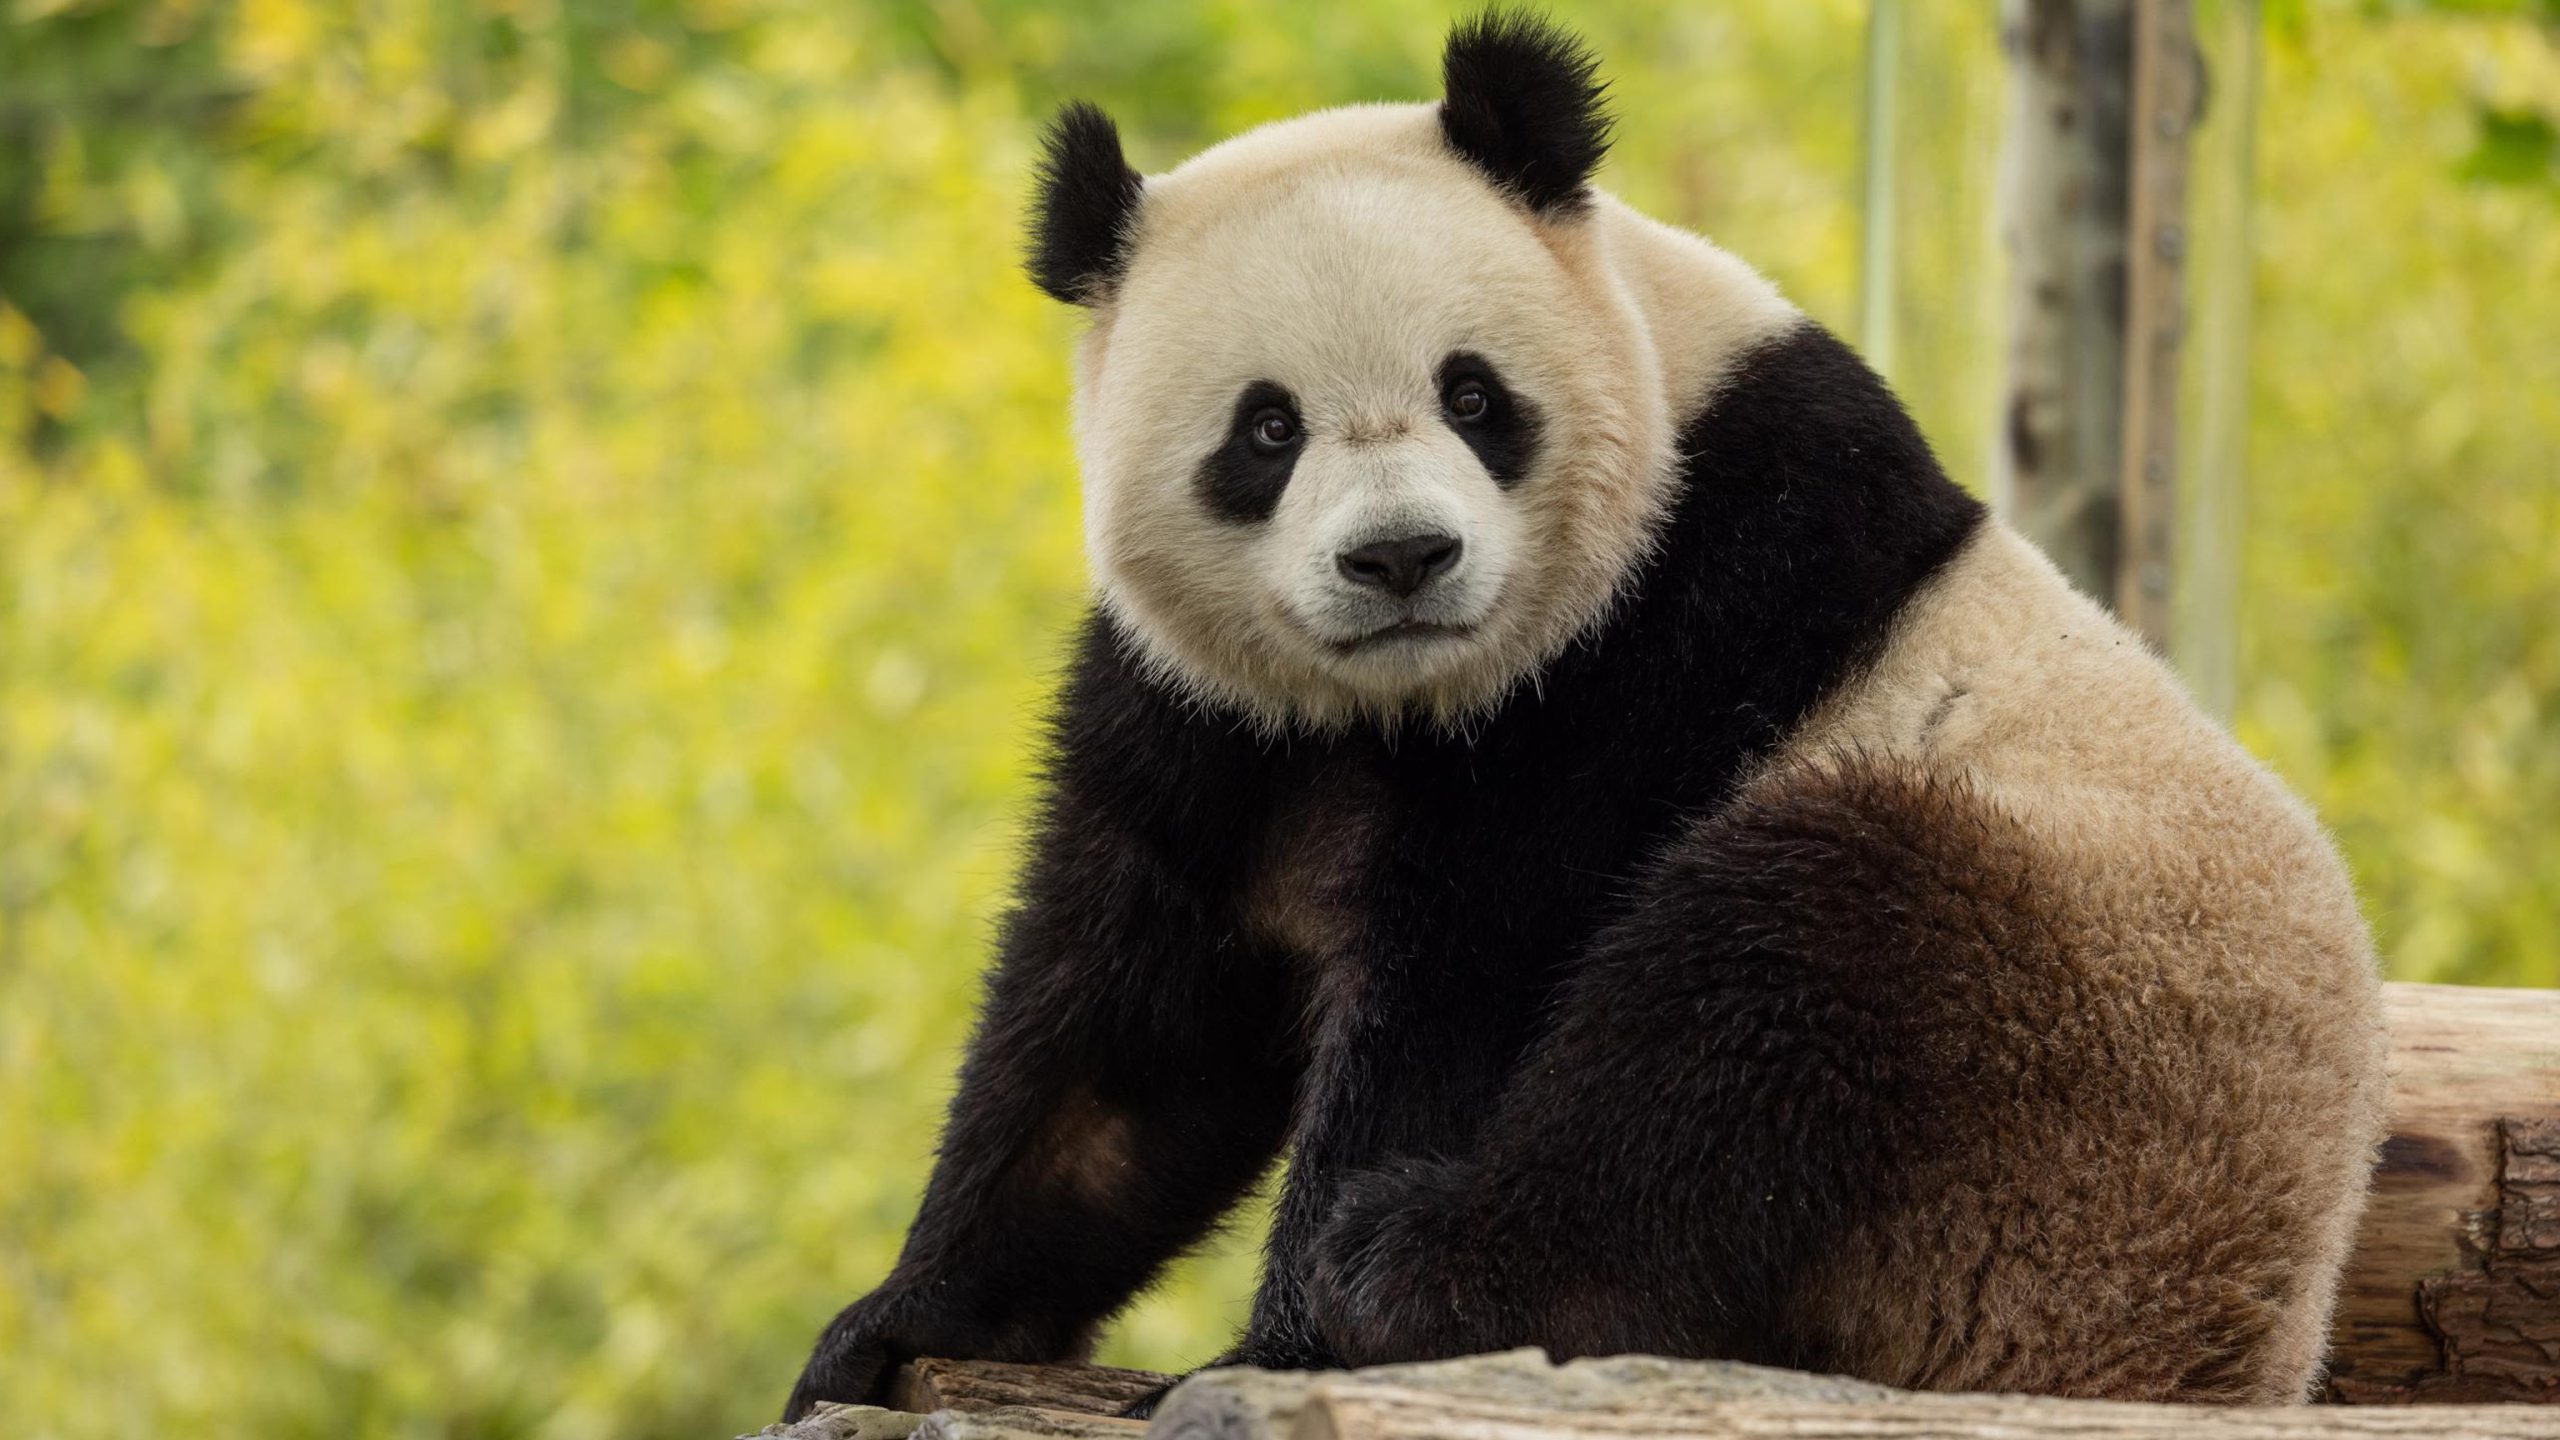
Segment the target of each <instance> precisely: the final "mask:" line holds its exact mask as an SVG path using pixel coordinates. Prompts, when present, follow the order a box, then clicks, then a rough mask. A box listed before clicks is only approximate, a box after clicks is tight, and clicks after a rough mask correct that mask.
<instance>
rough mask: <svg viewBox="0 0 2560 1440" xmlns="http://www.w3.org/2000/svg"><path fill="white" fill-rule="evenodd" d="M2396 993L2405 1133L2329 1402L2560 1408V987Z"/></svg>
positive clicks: (2371, 1220) (2349, 1279)
mask: <svg viewBox="0 0 2560 1440" xmlns="http://www.w3.org/2000/svg"><path fill="white" fill-rule="evenodd" d="M2383 988H2384V997H2383V1000H2384V1005H2385V1008H2386V1013H2387V1015H2388V1018H2389V1022H2390V1026H2391V1068H2392V1124H2391V1138H2390V1140H2389V1141H2388V1142H2387V1143H2386V1144H2385V1145H2384V1147H2383V1152H2382V1163H2381V1166H2380V1168H2379V1169H2378V1170H2377V1172H2376V1174H2375V1176H2374V1191H2373V1199H2372V1201H2371V1203H2370V1204H2369V1206H2368V1207H2367V1208H2366V1211H2365V1217H2364V1224H2363V1226H2362V1228H2361V1229H2360V1230H2359V1231H2358V1232H2357V1235H2356V1245H2355V1253H2354V1257H2353V1258H2352V1259H2351V1260H2350V1261H2349V1262H2348V1266H2347V1275H2346V1282H2345V1284H2344V1286H2343V1287H2342V1288H2341V1290H2340V1293H2339V1297H2338V1317H2337V1324H2336V1327H2335V1332H2334V1336H2333V1339H2332V1342H2331V1356H2330V1367H2329V1373H2330V1382H2329V1388H2330V1393H2331V1398H2333V1399H2338V1400H2343V1401H2349V1402H2353V1403H2359V1404H2371V1403H2387V1402H2406V1401H2480V1400H2525V1401H2545V1402H2549V1401H2560V991H2553V990H2491V989H2478V988H2469V987H2463V986H2453V985H2388V986H2385V987H2383Z"/></svg>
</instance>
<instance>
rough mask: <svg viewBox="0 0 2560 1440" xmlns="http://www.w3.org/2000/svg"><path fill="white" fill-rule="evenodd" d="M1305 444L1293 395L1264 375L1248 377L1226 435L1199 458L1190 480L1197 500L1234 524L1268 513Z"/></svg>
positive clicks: (1266, 516)
mask: <svg viewBox="0 0 2560 1440" xmlns="http://www.w3.org/2000/svg"><path fill="white" fill-rule="evenodd" d="M1305 448H1306V431H1305V429H1304V427H1303V426H1302V425H1301V424H1300V422H1299V419H1298V401H1297V398H1296V397H1295V396H1293V395H1291V394H1290V393H1289V392H1288V391H1287V390H1285V389H1282V388H1281V387H1280V386H1278V385H1275V384H1273V383H1272V382H1270V381H1268V380H1256V381H1254V382H1253V383H1252V384H1250V385H1247V386H1246V387H1244V393H1242V394H1240V395H1238V396H1236V408H1235V413H1234V414H1233V415H1232V416H1230V417H1229V419H1228V422H1227V438H1226V439H1224V440H1222V441H1220V442H1219V444H1218V448H1217V449H1215V450H1212V451H1210V452H1209V458H1208V459H1206V460H1203V461H1201V462H1200V474H1199V477H1198V479H1197V481H1196V482H1195V483H1196V484H1198V485H1199V487H1200V499H1201V501H1202V503H1204V504H1206V505H1207V506H1208V507H1209V511H1210V513H1211V514H1214V515H1216V516H1217V517H1218V518H1219V519H1221V520H1231V521H1233V522H1235V523H1236V524H1239V525H1250V524H1254V523H1255V522H1257V521H1262V520H1268V519H1270V518H1271V512H1272V511H1273V510H1274V509H1276V508H1278V506H1279V504H1280V492H1281V491H1283V490H1286V489H1288V488H1289V472H1290V471H1291V470H1294V469H1296V468H1297V464H1298V452H1299V451H1301V450H1304V449H1305Z"/></svg>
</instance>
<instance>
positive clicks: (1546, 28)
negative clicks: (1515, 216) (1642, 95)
mask: <svg viewBox="0 0 2560 1440" xmlns="http://www.w3.org/2000/svg"><path fill="white" fill-rule="evenodd" d="M1440 73H1441V83H1442V87H1443V90H1444V92H1445V96H1444V98H1443V99H1442V100H1441V102H1440V131H1441V133H1442V134H1444V135H1446V136H1448V138H1449V145H1450V148H1452V149H1454V150H1456V151H1457V152H1458V153H1459V154H1460V155H1463V156H1465V157H1466V159H1467V163H1469V164H1471V165H1473V166H1475V167H1476V168H1477V169H1479V170H1482V171H1483V172H1484V173H1485V174H1486V175H1487V176H1489V177H1491V179H1492V180H1493V183H1494V184H1496V185H1499V186H1501V187H1502V188H1503V189H1504V190H1506V191H1509V192H1510V193H1511V194H1512V195H1513V196H1515V197H1517V198H1518V199H1519V200H1520V201H1521V202H1522V203H1523V204H1525V205H1527V206H1528V207H1529V208H1530V209H1531V210H1534V211H1536V212H1537V213H1538V214H1540V215H1544V216H1550V217H1563V216H1568V215H1572V214H1575V213H1577V212H1579V211H1580V210H1581V209H1582V208H1583V207H1584V206H1585V205H1587V204H1589V203H1590V200H1591V191H1590V189H1589V188H1588V186H1589V183H1590V180H1591V172H1592V171H1593V170H1595V169H1597V168H1599V165H1600V157H1602V156H1603V155H1606V154H1608V153H1609V112H1608V108H1607V106H1606V105H1605V104H1604V103H1603V97H1604V95H1605V93H1606V92H1607V90H1608V88H1609V87H1608V86H1607V85H1606V84H1605V83H1603V82H1602V81H1601V79H1600V65H1599V62H1598V61H1597V60H1595V59H1593V58H1592V55H1591V52H1590V50H1589V49H1587V48H1585V47H1584V45H1583V43H1582V41H1581V40H1580V39H1578V38H1577V37H1575V36H1574V34H1573V33H1572V32H1571V31H1568V30H1565V29H1563V28H1562V27H1560V26H1558V25H1556V24H1555V23H1553V22H1552V21H1549V20H1546V19H1543V18H1541V17H1539V16H1535V15H1528V14H1522V13H1520V12H1517V11H1502V10H1489V11H1486V12H1485V13H1484V14H1482V15H1478V16H1476V17H1475V18H1474V19H1472V20H1464V21H1461V22H1459V24H1458V28H1457V29H1455V30H1452V31H1450V32H1449V44H1448V48H1447V49H1446V50H1444V51H1443V52H1442V53H1441V57H1440Z"/></svg>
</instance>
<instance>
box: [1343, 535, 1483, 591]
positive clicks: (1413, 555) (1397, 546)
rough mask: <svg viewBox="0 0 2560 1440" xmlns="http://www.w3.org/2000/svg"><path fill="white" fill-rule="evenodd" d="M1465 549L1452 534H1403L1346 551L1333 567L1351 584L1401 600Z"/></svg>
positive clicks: (1456, 561)
mask: <svg viewBox="0 0 2560 1440" xmlns="http://www.w3.org/2000/svg"><path fill="white" fill-rule="evenodd" d="M1465 548H1466V546H1465V545H1464V544H1463V543H1462V542H1461V541H1460V540H1459V539H1458V537H1457V536H1455V535H1406V536H1402V537H1400V538H1398V539H1394V540H1372V541H1370V542H1369V543H1368V544H1366V545H1363V546H1360V547H1359V548H1357V549H1353V550H1345V551H1343V552H1342V553H1341V554H1339V555H1336V556H1334V557H1333V567H1334V568H1335V569H1337V570H1339V571H1341V572H1342V578H1343V579H1345V580H1348V581H1350V582H1351V583H1352V584H1354V585H1366V586H1368V587H1369V588H1371V589H1373V590H1384V591H1386V592H1387V593H1389V594H1391V595H1395V596H1398V597H1403V596H1408V595H1411V594H1412V593H1413V592H1414V591H1416V590H1419V589H1421V588H1422V587H1423V586H1425V585H1428V584H1430V583H1431V582H1432V581H1433V580H1435V579H1437V578H1438V577H1439V576H1441V575H1443V574H1445V573H1447V571H1448V569H1449V567H1450V566H1452V565H1455V564H1457V563H1458V553H1459V552H1460V551H1462V550H1464V549H1465Z"/></svg>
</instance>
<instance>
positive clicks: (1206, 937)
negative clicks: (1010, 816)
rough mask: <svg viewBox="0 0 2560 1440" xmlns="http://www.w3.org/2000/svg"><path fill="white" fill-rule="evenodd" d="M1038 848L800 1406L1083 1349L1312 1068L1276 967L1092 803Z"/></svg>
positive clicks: (1254, 1154)
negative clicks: (878, 1259) (957, 1056)
mask: <svg viewBox="0 0 2560 1440" xmlns="http://www.w3.org/2000/svg"><path fill="white" fill-rule="evenodd" d="M1035 855H1036V858H1035V860H1034V862H1033V865H1032V867H1031V869H1030V871H1029V873H1028V874H1027V875H1026V877H1025V882H1024V886H1023V900H1022V903H1021V905H1020V907H1019V908H1018V910H1017V911H1016V913H1015V914H1014V915H1013V916H1012V918H1011V919H1010V920H1009V921H1008V923H1007V926H1006V931H1005V936H1004V941H1003V945H1002V950H1001V954H1000V957H999V959H998V961H997V964H996V967H995V971H994V974H993V977H992V979H991V981H990V983H989V986H988V992H987V999H986V1003H985V1005H984V1007H983V1009H982V1011H981V1013H980V1016H979V1022H978V1028H977V1032H976V1034H975V1035H974V1036H973V1037H972V1038H971V1041H970V1045H969V1054H968V1059H967V1061H966V1062H965V1063H964V1065H963V1066H962V1069H961V1074H960V1085H959V1090H958V1093H957V1094H956V1095H955V1096H954V1097H953V1099H952V1102H951V1111H950V1115H949V1118H948V1120H947V1121H946V1123H945V1125H944V1128H943V1134H942V1143H941V1146H940V1147H939V1153H938V1156H937V1159H936V1161H935V1164H934V1169H933V1175H932V1179H931V1180H930V1182H929V1183H928V1184H927V1186H926V1189H925V1196H924V1201H923V1204H922V1206H921V1208H920V1209H919V1210H918V1212H917V1215H916V1219H915V1223H914V1225H913V1227H912V1228H911V1229H910V1230H909V1231H908V1234H907V1240H906V1245H905V1247H904V1249H903V1250H902V1252H901V1253H900V1256H899V1259H898V1263H897V1265H896V1267H895V1268H894V1269H893V1270H892V1271H891V1272H890V1274H889V1276H888V1278H887V1279H886V1280H884V1281H883V1282H882V1283H881V1285H880V1286H879V1288H877V1289H876V1290H874V1291H873V1292H872V1293H871V1294H869V1295H867V1296H865V1297H864V1298H863V1299H861V1300H858V1301H856V1302H855V1303H854V1304H852V1305H850V1306H848V1307H846V1309H845V1310H844V1311H843V1312H842V1313H841V1314H839V1315H838V1316H837V1317H836V1319H835V1320H834V1322H833V1323H831V1324H830V1325H829V1326H828V1327H827V1329H826V1331H825V1332H824V1333H823V1334H822V1335H821V1336H820V1338H819V1341H818V1344H817V1347H816V1350H815V1353H814V1354H812V1355H811V1357H810V1359H809V1361H808V1364H807V1366H806V1367H805V1369H804V1371H803V1373H802V1375H801V1377H800V1380H799V1383H798V1384H797V1385H796V1386H795V1387H794V1389H793V1391H792V1395H791V1398H790V1401H789V1404H788V1406H787V1407H786V1410H785V1417H786V1418H787V1419H794V1418H797V1417H799V1416H800V1415H802V1414H805V1413H806V1412H807V1411H808V1409H809V1408H810V1406H812V1405H813V1404H815V1403H816V1402H817V1401H820V1400H838V1401H846V1402H852V1403H873V1404H876V1403H880V1401H881V1400H882V1399H884V1398H885V1397H884V1395H883V1393H882V1392H883V1389H884V1387H885V1386H886V1384H887V1383H888V1380H889V1375H890V1372H891V1371H892V1370H893V1369H894V1368H895V1364H896V1362H897V1361H899V1360H902V1359H907V1358H912V1357H915V1356H919V1355H936V1356H945V1357H951V1358H961V1359H988V1360H1014V1361H1034V1362H1039V1361H1061V1360H1069V1359H1076V1358H1081V1356H1082V1354H1083V1353H1084V1351H1085V1350H1086V1349H1087V1348H1088V1347H1089V1345H1090V1343H1091V1339H1092V1335H1093V1332H1094V1329H1095V1327H1096V1326H1097V1325H1098V1324H1099V1323H1100V1322H1101V1321H1102V1320H1103V1319H1104V1318H1105V1317H1106V1316H1108V1315H1109V1314H1110V1313H1111V1312H1112V1311H1114V1310H1117V1309H1118V1308H1120V1306H1122V1305H1123V1304H1125V1303H1127V1301H1128V1299H1129V1298H1130V1296H1132V1295H1133V1294H1135V1293H1136V1292H1137V1290H1138V1289H1139V1288H1140V1287H1141V1286H1143V1285H1144V1284H1145V1283H1146V1281H1147V1280H1148V1279H1149V1278H1150V1277H1151V1276H1153V1275H1154V1273H1155V1272H1156V1271H1157V1269H1158V1268H1159V1267H1161V1266H1162V1265H1163V1264H1164V1262H1165V1261H1166V1260H1168V1259H1170V1258H1171V1257H1172V1256H1173V1255H1175V1254H1177V1253H1179V1252H1180V1251H1181V1250H1182V1248H1183V1247H1185V1246H1187V1245H1189V1244H1191V1243H1193V1242H1194V1241H1196V1240H1198V1239H1199V1238H1200V1237H1201V1236H1202V1235H1203V1234H1204V1233H1206V1232H1207V1230H1208V1229H1209V1227H1210V1226H1211V1225H1212V1224H1214V1223H1215V1221H1216V1220H1217V1218H1218V1216H1219V1215H1221V1214H1223V1213H1224V1212H1225V1211H1226V1210H1227V1209H1228V1208H1230V1207H1231V1206H1233V1205H1234V1204H1235V1203H1236V1201H1237V1200H1238V1199H1240V1198H1241V1197H1242V1195H1243V1192H1244V1191H1245V1190H1246V1189H1247V1188H1249V1187H1250V1186H1251V1185H1252V1184H1253V1181H1254V1179H1255V1177H1257V1176H1258V1175H1260V1174H1261V1173H1262V1171H1263V1170H1264V1168H1265V1167H1267V1166H1268V1165H1269V1164H1270V1162H1271V1160H1272V1158H1273V1156H1274V1155H1275V1154H1276V1153H1277V1152H1278V1149H1279V1146H1280V1142H1281V1139H1282V1137H1283V1134H1284V1132H1285V1130H1286V1127H1287V1123H1288V1116H1289V1106H1290V1102H1291V1097H1292V1096H1293V1094H1294V1093H1295V1087H1296V1081H1297V1075H1298V1071H1299V1068H1300V1066H1301V1064H1302V1063H1303V1062H1302V1060H1301V1058H1300V1057H1299V1056H1298V1055H1297V1054H1296V1049H1295V1046H1294V1044H1293V1042H1292V1040H1291V1038H1290V1034H1289V1032H1288V1030H1287V1028H1286V1017H1287V1016H1288V1015H1289V1014H1290V1013H1291V1011H1290V1007H1289V1006H1287V1005H1286V1004H1284V1003H1283V996H1284V995H1285V993H1286V986H1287V983H1288V982H1287V980H1286V978H1285V977H1284V976H1283V975H1282V974H1281V972H1280V971H1279V969H1278V967H1277V965H1276V963H1274V962H1272V961H1270V960H1269V958H1268V957H1265V956H1260V955H1258V954H1256V953H1253V952H1251V951H1250V950H1247V949H1241V948H1238V947H1235V946H1233V945H1231V944H1228V943H1226V935H1227V932H1226V929H1225V927H1223V926H1222V925H1221V923H1220V922H1219V921H1218V920H1217V918H1216V912H1215V909H1214V907H1213V906H1211V905H1209V904H1207V903H1205V902H1203V901H1201V900H1199V899H1197V898H1196V897H1195V896H1194V895H1193V893H1192V888H1191V887H1190V886H1189V885H1188V884H1187V882H1186V880H1185V878H1184V877H1183V876H1182V875H1180V874H1177V873H1174V872H1173V871H1172V870H1170V869H1169V868H1168V866H1167V863H1166V862H1165V860H1164V859H1163V857H1162V856H1161V854H1160V853H1159V852H1157V851H1155V850H1153V849H1151V848H1150V847H1148V846H1146V845H1145V844H1143V843H1141V842H1139V841H1138V840H1136V839H1134V838H1131V837H1130V836H1128V834H1127V831H1126V827H1124V826H1121V825H1118V824H1115V823H1114V817H1112V816H1111V815H1109V814H1104V813H1097V811H1096V808H1095V807H1094V806H1093V805H1092V804H1091V803H1090V802H1081V801H1080V797H1078V796H1077V795H1075V794H1073V793H1067V794H1064V795H1061V796H1058V797H1056V798H1055V800H1054V802H1053V811H1052V814H1051V816H1050V821H1049V826H1048V833H1047V834H1046V835H1045V836H1044V838H1043V839H1042V841H1041V842H1040V844H1039V845H1038V846H1037V847H1036V851H1035Z"/></svg>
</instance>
